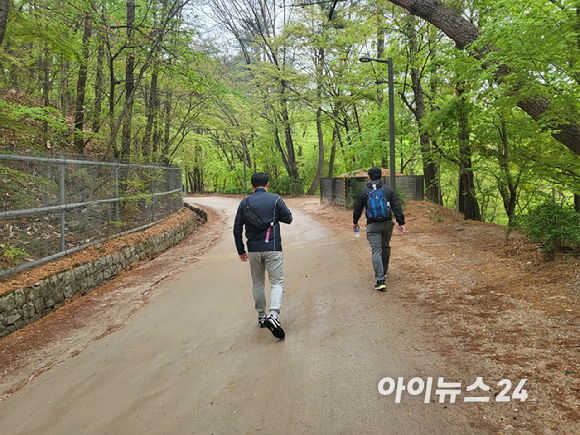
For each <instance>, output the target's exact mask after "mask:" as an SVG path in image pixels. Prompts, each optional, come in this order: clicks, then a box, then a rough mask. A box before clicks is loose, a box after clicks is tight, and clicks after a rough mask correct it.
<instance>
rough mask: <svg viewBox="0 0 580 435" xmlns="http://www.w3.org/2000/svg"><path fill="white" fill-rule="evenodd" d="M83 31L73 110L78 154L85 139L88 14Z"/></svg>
mask: <svg viewBox="0 0 580 435" xmlns="http://www.w3.org/2000/svg"><path fill="white" fill-rule="evenodd" d="M84 21H85V23H84V24H85V30H84V32H83V62H82V63H81V65H80V67H79V75H78V79H77V101H76V108H75V139H74V143H75V148H76V151H77V152H78V153H79V154H83V153H84V151H85V139H84V137H83V130H84V127H85V93H86V86H87V69H88V67H87V65H88V62H89V47H88V41H89V38H90V37H91V32H92V27H91V20H90V17H89V14H86V15H85V20H84Z"/></svg>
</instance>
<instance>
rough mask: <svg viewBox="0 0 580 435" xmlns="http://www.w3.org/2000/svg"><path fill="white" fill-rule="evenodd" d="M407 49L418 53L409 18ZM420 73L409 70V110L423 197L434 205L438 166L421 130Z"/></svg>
mask: <svg viewBox="0 0 580 435" xmlns="http://www.w3.org/2000/svg"><path fill="white" fill-rule="evenodd" d="M410 21H411V25H410V26H409V27H410V33H409V35H408V38H409V47H410V49H411V52H412V53H417V52H418V51H419V48H418V44H417V31H416V30H415V24H416V23H415V19H414V18H413V17H411V20H410ZM421 79H422V77H421V72H420V70H419V69H418V68H416V67H412V68H411V87H412V89H413V96H414V99H415V105H414V107H413V108H412V109H411V110H412V112H413V114H414V115H415V120H416V121H417V127H418V130H419V143H420V145H421V156H422V161H423V177H424V182H425V197H426V198H427V200H429V201H431V202H433V203H435V204H441V196H440V195H439V191H440V187H439V178H438V173H439V165H438V164H437V162H436V161H435V159H434V157H435V156H434V153H433V150H432V148H431V136H430V135H429V133H427V132H426V131H425V130H424V129H423V123H424V119H425V111H426V108H425V93H424V92H423V86H422V84H421ZM401 162H402V160H401Z"/></svg>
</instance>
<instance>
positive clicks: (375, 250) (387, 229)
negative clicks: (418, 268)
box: [352, 166, 405, 291]
mask: <svg viewBox="0 0 580 435" xmlns="http://www.w3.org/2000/svg"><path fill="white" fill-rule="evenodd" d="M382 174H383V171H382V170H381V169H379V168H377V167H375V166H373V167H372V168H370V169H369V170H368V177H369V183H368V184H367V185H366V187H364V188H363V189H362V190H361V192H360V193H359V195H358V197H357V199H356V202H355V205H354V210H353V212H352V223H353V226H352V229H353V231H358V228H359V225H358V220H359V219H360V217H361V215H362V212H363V208H366V216H367V240H368V241H369V243H370V245H371V259H372V263H373V269H374V270H375V278H376V280H377V283H376V284H375V290H379V291H385V290H386V288H387V287H386V286H385V278H386V277H387V270H388V269H389V258H390V256H391V245H390V242H391V236H392V235H393V228H394V226H395V224H394V222H393V218H392V214H393V213H394V215H395V219H396V221H397V223H398V224H399V234H401V235H403V234H404V233H405V216H404V215H403V208H402V207H401V203H400V202H399V198H397V194H396V193H395V191H394V190H393V189H391V188H390V187H389V186H384V185H383V183H382V182H381V177H382Z"/></svg>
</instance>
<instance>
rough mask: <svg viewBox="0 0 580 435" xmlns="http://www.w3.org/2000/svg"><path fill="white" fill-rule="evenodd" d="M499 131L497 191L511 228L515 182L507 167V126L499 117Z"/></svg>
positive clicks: (515, 193)
mask: <svg viewBox="0 0 580 435" xmlns="http://www.w3.org/2000/svg"><path fill="white" fill-rule="evenodd" d="M498 127H499V131H500V138H501V145H502V148H501V149H500V152H498V163H499V167H500V171H501V174H502V176H501V177H500V179H499V180H498V189H499V193H500V195H501V197H502V200H503V206H504V209H505V212H506V214H507V216H508V228H512V227H513V224H514V221H515V217H516V216H515V211H516V203H517V184H516V183H515V182H514V180H513V177H512V174H511V172H510V169H509V164H510V149H509V139H508V136H507V126H506V122H505V119H503V117H502V119H501V124H500V125H499V126H498Z"/></svg>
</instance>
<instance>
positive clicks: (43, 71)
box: [38, 44, 50, 146]
mask: <svg viewBox="0 0 580 435" xmlns="http://www.w3.org/2000/svg"><path fill="white" fill-rule="evenodd" d="M48 58H49V51H48V45H47V44H44V49H43V50H42V53H40V61H39V65H38V67H39V68H38V69H39V70H40V77H42V83H41V85H42V101H43V104H44V107H48V106H49V104H50V100H49V92H50V71H49V69H48V65H49V62H48ZM42 133H43V134H44V139H43V141H44V145H45V146H46V145H48V122H47V121H43V123H42Z"/></svg>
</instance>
